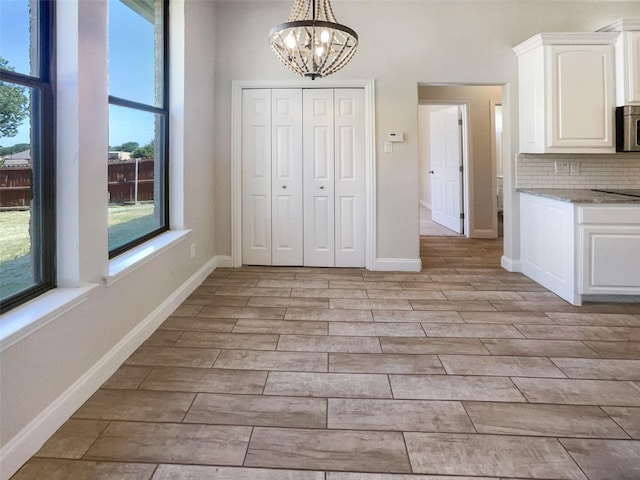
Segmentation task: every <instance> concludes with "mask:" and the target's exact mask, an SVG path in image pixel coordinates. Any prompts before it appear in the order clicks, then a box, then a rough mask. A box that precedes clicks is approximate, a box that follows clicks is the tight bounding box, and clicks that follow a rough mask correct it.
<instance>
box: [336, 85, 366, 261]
mask: <svg viewBox="0 0 640 480" xmlns="http://www.w3.org/2000/svg"><path fill="white" fill-rule="evenodd" d="M334 97H335V111H334V113H335V266H336V267H362V266H364V264H365V255H364V253H365V252H364V250H365V248H364V244H365V242H364V238H365V215H366V208H365V188H366V181H365V175H366V169H365V152H364V90H362V89H353V88H348V89H337V90H335V91H334Z"/></svg>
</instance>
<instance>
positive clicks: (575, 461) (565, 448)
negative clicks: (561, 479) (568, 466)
mask: <svg viewBox="0 0 640 480" xmlns="http://www.w3.org/2000/svg"><path fill="white" fill-rule="evenodd" d="M556 441H557V442H558V443H559V444H560V446H561V447H562V449H563V450H564V451H565V452H566V453H567V455H569V458H571V460H572V461H573V463H575V464H576V466H577V467H578V469H580V471H581V472H582V474H583V475H584V477H585V478H586V479H587V480H592V479H591V477H589V475H587V472H585V471H584V470H583V468H582V466H581V465H580V464H579V463H578V461H577V460H576V459H575V458H574V456H573V455H571V452H570V451H569V449H568V448H567V447H566V446H565V445H564V443H562V442H561V441H560V439H556Z"/></svg>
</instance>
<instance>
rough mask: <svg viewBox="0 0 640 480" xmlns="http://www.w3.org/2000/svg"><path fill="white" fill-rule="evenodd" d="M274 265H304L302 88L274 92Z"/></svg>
mask: <svg viewBox="0 0 640 480" xmlns="http://www.w3.org/2000/svg"><path fill="white" fill-rule="evenodd" d="M271 135H272V142H271V144H272V159H271V161H272V164H271V178H272V196H271V202H272V204H271V212H272V219H271V220H272V221H271V239H272V265H302V261H303V259H302V253H303V250H302V248H303V245H302V90H300V89H282V90H273V92H272V127H271Z"/></svg>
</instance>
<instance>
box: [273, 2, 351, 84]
mask: <svg viewBox="0 0 640 480" xmlns="http://www.w3.org/2000/svg"><path fill="white" fill-rule="evenodd" d="M269 44H270V45H271V48H272V49H273V51H274V52H275V54H276V55H277V57H278V58H279V59H280V60H281V61H282V63H284V64H285V65H286V66H287V67H289V68H290V69H291V70H293V71H294V72H296V73H297V74H298V75H300V76H303V77H310V78H311V80H314V79H315V78H316V77H326V76H327V75H330V74H332V73H334V72H337V71H338V70H340V69H341V68H342V67H344V66H345V65H346V64H347V63H348V62H349V60H351V57H353V55H354V54H355V53H356V49H357V47H358V34H357V33H356V32H354V31H353V30H352V29H350V28H349V27H347V26H345V25H341V24H339V23H337V21H336V17H335V15H334V14H333V10H332V8H331V3H329V0H317V1H316V0H295V3H294V4H293V8H292V9H291V14H290V15H289V19H288V21H287V22H285V23H281V24H280V25H276V26H275V27H273V28H272V29H271V32H269Z"/></svg>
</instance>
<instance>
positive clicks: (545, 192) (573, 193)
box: [516, 188, 640, 205]
mask: <svg viewBox="0 0 640 480" xmlns="http://www.w3.org/2000/svg"><path fill="white" fill-rule="evenodd" d="M603 190H610V191H612V190H618V191H620V192H624V193H632V194H636V195H640V189H627V190H622V189H603ZM516 192H520V193H528V194H531V195H538V196H540V197H547V198H553V199H555V200H560V201H561V202H569V203H634V204H638V205H640V197H630V196H628V195H621V194H619V193H606V192H594V191H593V190H589V189H586V188H585V189H583V188H516Z"/></svg>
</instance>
